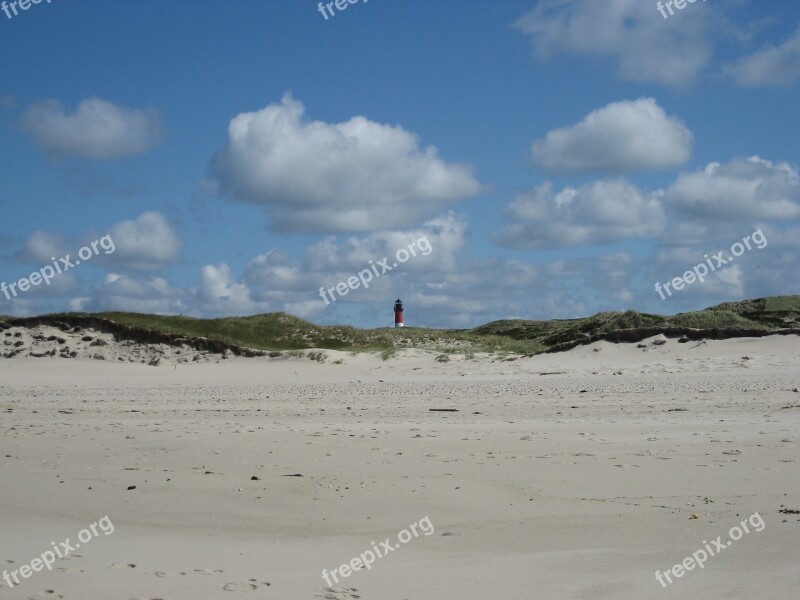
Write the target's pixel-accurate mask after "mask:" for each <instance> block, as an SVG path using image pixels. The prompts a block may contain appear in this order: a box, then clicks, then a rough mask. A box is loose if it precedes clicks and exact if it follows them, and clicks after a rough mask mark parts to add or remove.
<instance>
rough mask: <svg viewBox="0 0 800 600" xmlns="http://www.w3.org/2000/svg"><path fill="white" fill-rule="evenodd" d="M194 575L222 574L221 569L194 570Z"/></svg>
mask: <svg viewBox="0 0 800 600" xmlns="http://www.w3.org/2000/svg"><path fill="white" fill-rule="evenodd" d="M194 572H195V573H200V574H201V575H219V574H220V573H224V572H225V571H223V570H222V569H195V570H194Z"/></svg>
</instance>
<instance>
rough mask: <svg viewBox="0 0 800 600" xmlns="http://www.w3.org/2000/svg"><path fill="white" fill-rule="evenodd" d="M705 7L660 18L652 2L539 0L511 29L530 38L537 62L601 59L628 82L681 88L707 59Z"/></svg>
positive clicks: (709, 14)
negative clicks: (556, 58)
mask: <svg viewBox="0 0 800 600" xmlns="http://www.w3.org/2000/svg"><path fill="white" fill-rule="evenodd" d="M710 4H711V3H708V4H703V3H699V2H698V3H696V4H693V5H688V6H687V8H686V9H685V10H684V11H682V12H683V13H685V14H681V15H675V16H673V17H670V18H669V19H664V18H663V17H662V16H661V15H660V14H659V12H658V10H657V9H656V6H655V1H653V2H650V1H646V0H602V1H598V0H540V1H539V3H538V4H537V5H536V8H535V9H534V10H533V11H531V12H529V13H527V14H525V15H523V16H522V17H521V18H520V19H519V20H518V21H517V22H516V23H515V27H516V28H517V29H519V30H520V31H522V32H523V33H525V34H527V35H529V36H530V37H531V38H532V41H533V43H534V46H535V48H536V52H537V55H538V56H539V57H540V58H542V59H546V58H548V57H550V56H553V55H558V54H566V55H584V56H590V57H605V58H608V59H611V60H613V61H615V62H616V63H617V66H618V71H619V75H620V77H621V78H623V79H626V80H628V81H635V82H644V83H657V84H661V85H666V86H670V87H683V86H686V85H688V84H690V83H691V82H692V81H693V80H694V79H695V78H696V77H697V75H698V74H699V73H700V72H701V71H702V70H703V68H704V67H705V66H706V65H708V63H709V62H710V60H711V57H712V53H713V52H712V50H713V48H712V44H711V42H710V41H709V39H708V36H707V30H708V29H709V25H710V24H711V22H712V12H713V10H714V9H713V8H712V7H711V6H709V5H710ZM689 12H691V14H688V13H689Z"/></svg>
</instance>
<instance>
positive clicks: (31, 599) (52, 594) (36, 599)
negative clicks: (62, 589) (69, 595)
mask: <svg viewBox="0 0 800 600" xmlns="http://www.w3.org/2000/svg"><path fill="white" fill-rule="evenodd" d="M63 597H64V596H62V595H61V594H59V593H58V592H57V591H55V590H44V591H42V592H39V593H38V594H36V595H35V596H28V600H45V599H46V598H63Z"/></svg>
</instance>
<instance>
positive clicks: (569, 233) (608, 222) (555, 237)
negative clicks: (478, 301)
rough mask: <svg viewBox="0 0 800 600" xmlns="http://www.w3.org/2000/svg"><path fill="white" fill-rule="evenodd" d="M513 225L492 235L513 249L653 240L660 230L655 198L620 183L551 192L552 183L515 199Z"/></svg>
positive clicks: (660, 217)
mask: <svg viewBox="0 0 800 600" xmlns="http://www.w3.org/2000/svg"><path fill="white" fill-rule="evenodd" d="M507 213H508V216H509V218H510V219H511V220H513V221H514V223H513V224H511V225H509V226H507V227H506V228H505V229H504V230H503V231H501V232H500V233H499V234H497V235H495V236H494V241H495V242H496V243H498V244H500V245H502V246H506V247H512V248H546V247H561V246H577V245H582V244H602V243H610V242H617V241H621V240H624V239H628V238H634V237H644V236H652V235H657V234H659V233H660V232H661V230H662V229H663V227H664V222H665V218H664V211H663V209H662V207H661V204H660V203H659V201H658V199H657V198H656V197H655V196H654V195H653V194H649V193H647V192H644V191H643V190H641V189H639V188H638V187H636V186H635V185H633V184H632V183H630V182H628V181H626V180H624V179H612V180H602V181H595V182H592V183H588V184H586V185H583V186H581V187H578V188H573V187H565V188H564V189H563V190H561V191H560V192H557V193H556V192H554V191H553V186H552V184H551V183H549V182H548V183H545V184H542V185H541V186H539V187H537V188H534V189H532V190H528V191H526V192H524V193H522V194H520V195H519V196H518V197H517V198H516V199H515V200H514V201H513V202H512V203H511V204H510V205H509V207H508V209H507Z"/></svg>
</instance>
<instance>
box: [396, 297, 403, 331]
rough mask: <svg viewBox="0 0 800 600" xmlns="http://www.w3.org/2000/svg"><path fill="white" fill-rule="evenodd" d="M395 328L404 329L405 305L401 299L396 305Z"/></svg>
mask: <svg viewBox="0 0 800 600" xmlns="http://www.w3.org/2000/svg"><path fill="white" fill-rule="evenodd" d="M394 326H395V327H403V326H404V325H403V303H402V301H401V300H400V298H398V299H397V301H396V302H395V303H394Z"/></svg>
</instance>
